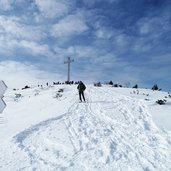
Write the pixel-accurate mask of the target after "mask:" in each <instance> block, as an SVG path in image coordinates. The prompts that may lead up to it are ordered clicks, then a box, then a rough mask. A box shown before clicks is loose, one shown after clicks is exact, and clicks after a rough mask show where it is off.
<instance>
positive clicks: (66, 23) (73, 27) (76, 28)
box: [51, 13, 88, 37]
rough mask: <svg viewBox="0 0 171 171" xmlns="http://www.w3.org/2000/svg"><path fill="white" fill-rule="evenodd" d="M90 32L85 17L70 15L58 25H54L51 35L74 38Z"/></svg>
mask: <svg viewBox="0 0 171 171" xmlns="http://www.w3.org/2000/svg"><path fill="white" fill-rule="evenodd" d="M87 30H88V26H87V24H86V22H85V20H84V17H83V15H81V14H79V13H78V14H75V15H68V16H67V17H65V18H64V19H62V20H60V21H59V22H58V23H56V24H55V25H53V27H52V30H51V34H52V35H53V36H55V37H63V36H72V35H77V34H81V33H83V32H85V31H87Z"/></svg>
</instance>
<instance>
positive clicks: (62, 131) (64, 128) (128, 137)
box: [0, 85, 171, 171]
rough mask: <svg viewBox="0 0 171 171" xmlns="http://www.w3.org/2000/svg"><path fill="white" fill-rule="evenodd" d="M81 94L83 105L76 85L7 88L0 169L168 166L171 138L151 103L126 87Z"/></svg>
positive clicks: (133, 170)
mask: <svg viewBox="0 0 171 171" xmlns="http://www.w3.org/2000/svg"><path fill="white" fill-rule="evenodd" d="M61 88H62V89H63V90H64V91H63V92H58V91H59V89H61ZM15 93H16V95H15ZM85 93H86V94H85V96H86V98H87V103H78V93H77V90H76V86H74V85H73V86H69V85H68V86H67V85H59V86H56V87H48V88H44V89H41V88H32V89H26V90H23V91H8V92H7V93H6V95H5V101H6V103H7V108H6V109H5V111H4V113H3V117H2V116H1V117H2V119H1V124H0V129H1V132H0V137H1V141H0V151H1V153H0V170H1V171H18V170H24V171H35V170H36V171H56V170H57V171H58V170H59V171H63V170H72V171H92V170H101V171H104V170H107V171H113V170H116V171H117V170H118V171H125V170H129V171H141V170H145V171H153V170H155V171H156V170H159V171H168V170H171V136H170V134H169V132H167V131H164V130H163V129H160V128H159V127H157V126H156V124H155V123H154V122H153V119H152V116H151V114H150V113H149V111H150V110H151V108H150V107H149V106H150V105H151V104H148V103H150V102H149V101H145V100H144V99H143V98H142V97H141V95H135V94H132V93H131V94H130V89H122V90H121V89H115V88H112V87H99V88H97V87H93V86H91V85H89V86H87V89H86V92H85ZM20 94H21V95H20ZM136 97H137V98H136ZM151 103H152V102H151ZM169 107H170V106H169ZM161 112H162V110H161Z"/></svg>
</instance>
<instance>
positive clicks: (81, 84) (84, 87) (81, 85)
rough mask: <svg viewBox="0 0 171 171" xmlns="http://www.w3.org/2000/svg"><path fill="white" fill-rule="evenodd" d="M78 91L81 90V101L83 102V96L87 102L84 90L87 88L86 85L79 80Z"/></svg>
mask: <svg viewBox="0 0 171 171" xmlns="http://www.w3.org/2000/svg"><path fill="white" fill-rule="evenodd" d="M77 89H78V92H79V98H80V102H82V98H81V97H83V100H84V102H85V97H84V90H85V89H86V86H85V85H84V83H83V82H82V81H80V82H79V84H78V86H77Z"/></svg>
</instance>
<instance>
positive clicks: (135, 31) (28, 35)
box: [0, 0, 171, 91]
mask: <svg viewBox="0 0 171 171" xmlns="http://www.w3.org/2000/svg"><path fill="white" fill-rule="evenodd" d="M170 11H171V1H170V0H129V1H128V0H93V1H92V0H25V1H23V0H0V72H1V73H3V76H1V79H5V80H7V82H10V80H11V82H12V81H13V82H15V81H14V80H18V81H17V82H18V83H21V82H22V79H25V80H26V79H28V80H29V81H33V80H38V79H44V80H46V79H51V80H54V81H55V80H56V81H57V80H66V79H67V66H66V65H64V64H63V63H64V61H65V60H66V59H67V57H68V56H70V57H71V58H72V59H74V60H75V62H74V63H72V66H71V74H72V75H71V79H72V80H83V81H85V82H94V81H102V82H103V81H109V80H112V81H113V82H114V83H121V84H127V85H128V84H130V85H131V86H133V85H135V84H136V83H137V84H138V85H139V86H140V87H148V88H151V87H152V85H154V84H158V85H159V87H160V88H162V89H163V90H166V91H171V86H170V85H171V12H170ZM19 79H20V80H19Z"/></svg>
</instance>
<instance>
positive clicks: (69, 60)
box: [64, 57, 74, 82]
mask: <svg viewBox="0 0 171 171" xmlns="http://www.w3.org/2000/svg"><path fill="white" fill-rule="evenodd" d="M71 62H74V60H73V59H70V57H68V60H67V61H65V62H64V64H68V80H67V81H68V82H70V64H71Z"/></svg>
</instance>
